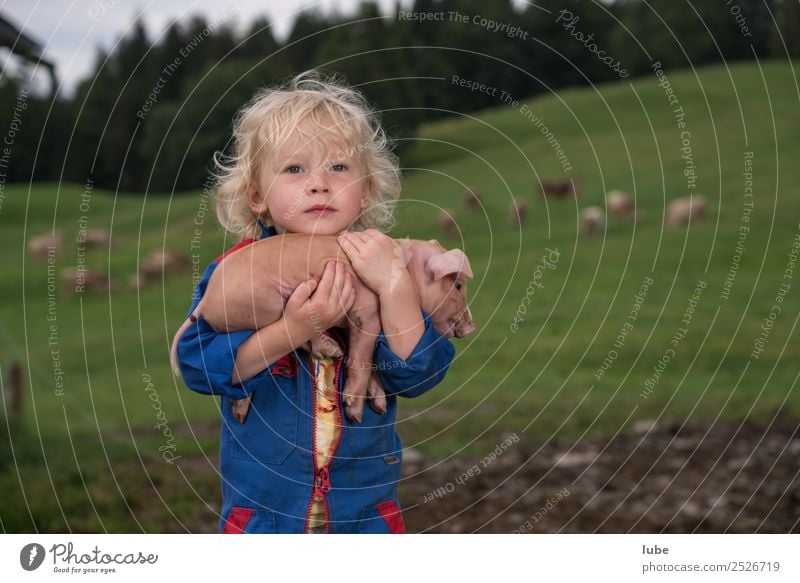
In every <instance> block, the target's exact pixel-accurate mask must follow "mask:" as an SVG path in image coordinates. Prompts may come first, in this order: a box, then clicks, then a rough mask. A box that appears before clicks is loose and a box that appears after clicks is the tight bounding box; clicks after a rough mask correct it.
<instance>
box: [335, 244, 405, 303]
mask: <svg viewBox="0 0 800 583" xmlns="http://www.w3.org/2000/svg"><path fill="white" fill-rule="evenodd" d="M337 241H338V242H339V245H340V246H341V247H342V249H343V250H344V252H345V253H346V254H347V257H348V258H349V259H350V263H351V265H352V266H353V270H354V271H355V272H356V273H357V274H358V277H359V278H360V279H361V281H363V282H364V285H366V286H367V287H368V288H370V289H371V290H372V291H373V292H375V293H376V294H378V295H379V296H380V295H384V293H385V292H387V291H390V290H391V289H392V288H394V286H395V285H396V284H397V282H398V281H400V280H401V279H403V278H404V277H408V271H407V270H406V266H405V262H404V260H403V253H402V249H401V248H400V244H399V243H397V242H395V241H394V240H393V239H392V238H390V237H387V236H386V235H384V234H383V233H381V232H380V231H377V230H375V229H367V230H366V231H364V232H361V233H359V232H356V231H345V232H344V233H341V234H339V236H338V238H337Z"/></svg>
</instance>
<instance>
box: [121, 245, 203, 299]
mask: <svg viewBox="0 0 800 583" xmlns="http://www.w3.org/2000/svg"><path fill="white" fill-rule="evenodd" d="M190 265H191V260H190V259H189V257H188V256H187V255H186V254H185V253H181V252H180V251H170V250H167V251H153V252H152V253H151V254H150V255H148V256H147V257H146V258H145V260H144V261H142V263H141V264H140V265H139V271H138V273H136V274H135V275H133V276H131V279H130V285H131V287H132V288H134V289H139V288H141V287H142V286H144V285H145V284H147V283H148V282H150V281H154V280H158V279H160V278H161V274H162V273H164V274H168V273H171V272H174V271H180V270H181V269H187V268H188V267H189V266H190Z"/></svg>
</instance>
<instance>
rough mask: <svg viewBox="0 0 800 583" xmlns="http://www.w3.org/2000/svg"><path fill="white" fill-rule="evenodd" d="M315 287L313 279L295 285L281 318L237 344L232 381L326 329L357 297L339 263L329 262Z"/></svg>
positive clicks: (351, 282)
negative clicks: (239, 344)
mask: <svg viewBox="0 0 800 583" xmlns="http://www.w3.org/2000/svg"><path fill="white" fill-rule="evenodd" d="M334 264H335V266H334ZM315 287H317V285H316V280H313V279H310V280H308V281H307V282H305V283H302V284H300V285H299V286H297V288H295V290H294V292H292V295H291V297H290V298H289V300H288V301H287V302H286V306H285V307H284V309H283V317H282V318H281V319H280V320H278V321H277V322H275V323H273V324H270V325H268V326H264V327H263V328H261V329H259V330H258V332H256V333H255V334H253V335H252V336H250V337H249V338H248V339H247V340H245V341H244V342H243V343H242V345H241V346H239V351H238V353H237V356H236V364H235V367H234V370H233V381H234V382H235V383H238V382H241V380H242V379H244V380H247V379H249V378H251V377H252V376H253V375H256V374H258V373H259V372H260V371H262V370H264V368H265V367H267V366H269V365H270V364H272V363H273V362H275V361H276V360H278V359H279V358H281V357H282V356H283V355H285V354H288V353H290V352H291V351H292V350H294V349H295V348H297V347H298V346H302V345H303V344H305V343H306V342H307V341H309V340H311V338H313V337H314V336H315V335H316V334H317V333H319V332H323V331H325V330H327V329H328V328H330V327H331V326H332V325H334V324H335V323H336V322H338V321H339V320H341V319H342V317H343V316H344V315H345V313H346V312H347V311H348V310H349V309H350V308H351V307H352V306H353V302H354V301H355V297H356V296H355V291H354V289H353V281H352V279H351V276H350V274H349V273H347V272H346V271H344V267H343V265H342V263H341V262H339V261H336V262H334V261H329V262H328V263H327V264H326V265H325V271H324V272H323V273H322V277H321V278H320V281H319V287H318V288H317V289H316V291H315V290H314V288H315ZM312 292H313V295H311V294H312Z"/></svg>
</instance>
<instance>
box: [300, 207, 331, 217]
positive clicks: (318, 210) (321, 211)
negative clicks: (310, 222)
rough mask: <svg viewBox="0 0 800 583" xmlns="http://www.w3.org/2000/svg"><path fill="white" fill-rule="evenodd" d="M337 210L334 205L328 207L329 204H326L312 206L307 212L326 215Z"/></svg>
mask: <svg viewBox="0 0 800 583" xmlns="http://www.w3.org/2000/svg"><path fill="white" fill-rule="evenodd" d="M335 212H336V209H335V208H332V207H328V206H326V207H314V208H310V209H308V210H307V211H306V214H308V215H314V216H326V215H330V214H333V213H335Z"/></svg>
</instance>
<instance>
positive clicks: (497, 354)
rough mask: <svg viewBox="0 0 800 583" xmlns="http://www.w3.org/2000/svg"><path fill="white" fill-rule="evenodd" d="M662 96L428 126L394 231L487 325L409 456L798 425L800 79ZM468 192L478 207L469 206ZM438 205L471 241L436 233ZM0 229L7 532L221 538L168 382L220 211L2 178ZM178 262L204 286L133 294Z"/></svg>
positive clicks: (186, 410)
mask: <svg viewBox="0 0 800 583" xmlns="http://www.w3.org/2000/svg"><path fill="white" fill-rule="evenodd" d="M666 81H668V83H669V89H670V91H671V93H668V92H667V91H666V88H667V85H666V83H665V82H664V79H663V78H658V77H656V76H655V75H651V76H648V77H645V78H641V79H637V80H634V81H632V82H630V83H629V82H627V81H626V82H619V83H614V84H608V85H601V86H597V87H588V88H575V89H567V90H562V91H559V92H558V94H555V95H549V96H546V97H539V98H536V99H532V100H522V101H520V102H518V103H516V102H511V103H508V102H506V103H500V102H498V105H497V107H494V108H490V109H487V110H484V111H482V112H480V113H479V114H478V115H475V116H467V115H454V116H451V117H449V118H446V119H444V120H442V121H438V122H435V123H431V124H428V125H426V126H424V127H423V128H422V130H421V131H420V133H419V135H418V136H417V137H416V138H415V143H414V144H413V145H412V146H411V147H410V148H409V151H408V154H407V155H405V156H404V158H403V160H402V161H403V165H404V190H403V195H402V199H401V201H400V202H399V204H398V207H397V219H398V220H397V226H396V228H395V229H394V231H393V232H392V235H393V236H395V237H405V236H408V237H412V238H424V239H430V238H436V239H438V240H439V241H440V242H441V243H442V244H443V245H445V246H446V247H461V248H463V249H464V251H465V252H466V253H467V255H468V256H469V258H470V261H471V265H472V269H473V271H474V273H475V278H474V280H472V281H471V282H470V285H469V294H470V307H471V311H472V314H473V318H474V320H475V323H476V325H477V327H478V329H477V331H476V332H475V333H474V334H473V335H471V336H469V337H467V338H465V339H461V340H456V341H455V343H456V349H457V356H456V360H455V361H454V363H453V364H452V366H451V368H450V370H449V372H448V374H447V378H446V379H445V381H444V382H443V383H442V384H441V385H439V386H438V387H437V388H436V389H435V390H433V391H431V392H429V393H428V394H426V395H425V396H423V397H420V398H418V399H414V400H407V401H404V402H403V403H402V405H401V409H400V420H399V423H398V429H399V431H400V434H401V436H402V438H403V440H404V442H405V444H406V445H407V446H411V447H414V448H415V449H417V450H418V451H420V452H421V453H422V454H423V455H424V456H426V457H427V458H430V459H444V458H449V457H452V456H483V455H485V453H486V452H488V451H491V450H492V449H493V448H494V447H495V445H496V444H497V443H499V442H501V441H502V440H503V439H504V436H506V435H508V434H518V435H519V436H521V437H522V438H523V439H524V440H525V441H526V442H528V443H546V442H554V441H557V442H562V443H571V442H575V441H579V440H581V439H584V438H589V437H596V436H603V435H614V434H617V433H620V432H623V433H624V432H626V431H629V430H631V428H632V427H633V426H634V424H635V423H636V422H637V421H642V420H656V421H662V420H670V421H674V420H692V421H694V422H703V423H711V422H713V421H714V420H715V419H725V420H744V419H748V420H751V421H757V422H760V423H765V424H767V423H769V422H770V420H771V419H773V418H774V416H775V415H777V414H779V413H780V414H781V415H784V416H788V417H791V418H795V419H797V418H800V398H798V395H797V389H796V383H797V377H798V365H797V362H798V361H797V358H796V355H797V354H798V347H799V344H800V343H799V342H798V334H797V332H796V326H797V322H798V317H800V280H799V279H798V278H800V271H798V270H797V269H796V268H794V264H793V260H792V249H793V244H794V245H797V244H796V243H795V241H796V240H797V237H798V235H800V164H798V160H800V92H799V91H798V83H797V79H796V76H795V73H794V71H793V69H792V67H791V65H789V64H787V63H778V62H771V61H768V62H762V63H746V64H731V65H728V66H725V65H722V66H713V67H708V68H701V69H697V70H684V71H679V72H669V73H667V77H666ZM445 82H446V81H445ZM659 83H661V85H659ZM443 90H449V91H459V90H462V89H460V88H459V87H446V88H443ZM670 99H672V102H671V103H670ZM679 108H680V109H679ZM537 120H538V122H537ZM680 124H685V125H683V126H681V125H680ZM543 130H547V131H543ZM548 133H549V134H552V137H551V138H550V139H549V140H548V136H547V135H546V134H548ZM554 140H555V141H557V144H558V148H555V147H554ZM557 150H560V151H561V152H562V153H559V152H558V151H557ZM565 160H566V163H567V165H568V169H567V170H566V171H565V168H567V166H565ZM569 178H574V179H577V180H578V181H579V182H580V185H581V196H580V197H579V198H578V199H577V200H575V199H574V198H568V199H565V200H555V199H544V198H542V197H541V196H540V195H539V194H538V183H539V181H540V180H563V179H569ZM467 188H471V189H474V190H477V191H479V192H480V193H481V196H482V201H483V207H482V208H481V209H480V210H477V211H470V210H467V209H466V208H464V206H463V203H462V198H463V193H464V191H465V189H467ZM609 190H624V191H627V192H628V193H630V194H631V195H632V196H634V197H635V200H636V205H637V209H638V210H639V211H640V213H641V215H642V219H641V221H640V222H639V223H637V224H635V225H633V224H630V223H627V222H625V221H622V220H619V219H614V218H609V219H608V221H607V223H606V225H605V228H604V232H602V233H600V234H598V235H594V236H585V235H582V234H581V233H580V232H579V222H578V213H579V211H580V209H581V208H583V207H585V206H587V205H592V204H597V205H600V206H603V205H604V194H605V193H606V192H607V191H609ZM751 191H752V196H747V194H748V193H749V192H751ZM690 193H692V194H703V195H704V196H705V197H706V198H707V199H708V201H709V213H708V216H707V219H706V220H705V221H703V222H699V223H693V224H691V225H690V226H688V227H681V228H675V229H665V228H663V226H662V222H663V218H664V213H665V208H666V205H667V203H668V202H669V200H670V199H672V198H676V197H678V196H685V195H687V194H690ZM512 197H516V198H522V199H524V200H525V201H526V202H527V216H526V218H525V220H524V222H523V223H522V224H521V225H520V226H516V225H513V224H511V225H510V224H509V222H508V220H507V209H508V205H509V202H510V201H511V199H512ZM442 209H448V210H449V211H450V212H452V214H453V216H454V217H455V218H456V220H457V222H458V226H459V228H460V233H461V236H460V237H458V238H451V237H447V236H446V235H444V234H442V233H440V232H439V230H438V226H437V216H438V213H439V212H440V210H442ZM0 225H2V228H1V229H0V254H2V260H3V263H4V265H6V268H4V270H3V277H2V278H0V297H2V298H3V301H2V303H0V366H2V367H3V375H2V376H3V378H4V380H6V381H7V376H8V370H9V367H10V364H11V363H12V362H20V363H22V365H23V367H24V383H25V386H26V392H25V395H24V403H23V411H22V413H21V415H19V416H15V415H12V414H11V412H10V410H9V399H10V397H9V387H8V383H7V382H5V383H4V387H3V389H4V393H3V394H4V403H5V410H6V414H5V415H4V423H3V425H4V426H5V428H4V430H3V433H4V434H5V435H4V437H3V439H2V440H0V488H2V489H3V491H4V492H5V493H6V495H5V496H4V497H2V501H1V502H0V529H2V530H4V531H9V532H14V531H30V530H40V531H53V530H55V531H64V530H75V531H98V530H108V531H132V530H133V531H137V530H146V531H165V530H179V531H180V530H185V529H189V530H195V529H200V528H205V526H201V525H200V521H199V519H198V508H200V509H201V510H203V511H205V512H209V511H210V509H212V508H213V507H214V505H216V504H218V490H217V488H218V482H217V480H218V477H217V476H216V475H215V473H214V471H213V469H212V464H213V463H215V461H216V460H215V458H216V455H217V453H216V451H217V445H218V444H217V441H218V439H217V418H218V402H217V400H216V399H213V398H209V397H205V396H201V395H198V394H195V393H192V392H191V391H189V390H188V389H187V388H186V387H185V386H183V384H182V383H181V381H180V380H179V379H177V378H176V377H174V376H173V374H172V372H171V370H170V367H169V362H168V349H169V344H170V342H171V339H172V335H173V333H174V331H175V329H176V328H177V327H178V326H179V325H180V323H181V322H182V321H183V319H184V317H185V315H186V311H187V309H188V307H189V304H190V301H191V294H192V284H193V281H194V280H195V278H196V277H197V275H198V273H197V271H196V270H197V269H199V270H202V269H203V268H204V267H205V265H206V264H207V263H208V262H209V261H211V260H212V259H213V258H214V257H216V256H218V255H219V254H220V253H221V252H222V251H223V250H224V249H226V248H228V247H230V246H231V245H233V244H234V243H235V241H232V240H230V238H227V239H226V237H225V236H224V234H223V233H222V232H221V231H220V230H219V228H218V227H217V226H216V223H215V220H214V217H213V204H212V202H211V200H210V199H209V197H208V196H207V194H206V193H203V192H201V191H196V192H192V193H180V194H175V195H169V194H167V193H150V194H148V195H147V196H141V195H132V194H126V193H113V192H105V191H100V190H96V189H93V188H90V185H74V184H32V185H19V184H16V185H6V186H5V188H4V190H3V191H2V198H0ZM81 226H88V227H89V228H102V229H107V230H109V231H110V232H111V234H112V245H111V247H110V248H101V249H94V250H91V251H88V252H87V254H86V256H85V257H79V256H78V245H77V244H76V234H77V233H78V230H79V228H81ZM54 228H56V229H61V230H63V231H64V232H65V234H66V236H67V240H68V242H69V244H68V245H66V246H65V247H64V248H63V249H59V250H58V252H57V254H56V255H55V257H54V258H53V261H52V265H48V264H47V263H44V262H40V261H36V260H35V259H34V258H32V257H31V256H29V255H28V254H27V252H26V241H27V240H28V239H30V238H31V237H32V236H34V235H37V234H41V233H44V232H48V231H51V230H52V229H54ZM737 245H738V247H737ZM161 248H168V249H177V250H180V251H183V252H185V253H186V254H187V255H189V256H190V257H193V262H194V265H193V267H192V268H190V269H186V270H184V271H182V272H177V273H168V274H167V275H166V277H165V278H164V280H163V281H161V282H156V283H154V284H152V285H150V286H147V287H145V288H143V289H141V290H135V289H131V288H130V287H129V286H128V284H127V280H128V278H129V277H130V276H131V275H132V274H133V273H135V271H136V268H137V264H138V263H139V262H140V261H141V260H142V258H143V257H145V256H146V255H147V254H149V253H150V252H152V251H154V250H158V249H161ZM796 249H797V247H795V250H796ZM795 253H796V251H795ZM543 257H548V261H546V262H543V260H542V258H543ZM795 259H796V257H795ZM84 260H85V262H86V265H87V266H88V267H91V268H95V269H100V270H102V271H104V272H106V273H107V274H108V275H109V276H110V277H112V278H113V279H115V280H117V281H118V282H119V289H118V290H117V291H114V292H112V293H84V294H72V293H63V292H62V291H61V289H60V285H59V284H58V273H59V272H60V271H61V270H62V269H64V268H68V267H75V266H76V265H77V264H78V263H79V262H80V261H84ZM54 282H55V283H54ZM643 282H644V285H643ZM647 282H650V283H647ZM53 286H55V287H53ZM698 290H699V293H698ZM781 290H783V291H781ZM776 307H777V309H776ZM759 339H761V341H762V342H761V343H760V344H758V343H757V341H758V340H759ZM756 348H758V350H756ZM659 363H660V364H659ZM156 403H157V405H156ZM164 420H166V423H165V424H163V423H162V425H161V426H160V427H156V425H157V424H159V423H161V422H162V421H164ZM167 428H168V429H169V433H168V434H167V433H166V430H167ZM166 451H171V452H172V454H173V455H174V456H176V457H177V458H178V459H175V460H173V462H171V463H170V462H169V461H167V460H166V457H168V456H165V455H164V453H165V452H166Z"/></svg>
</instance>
